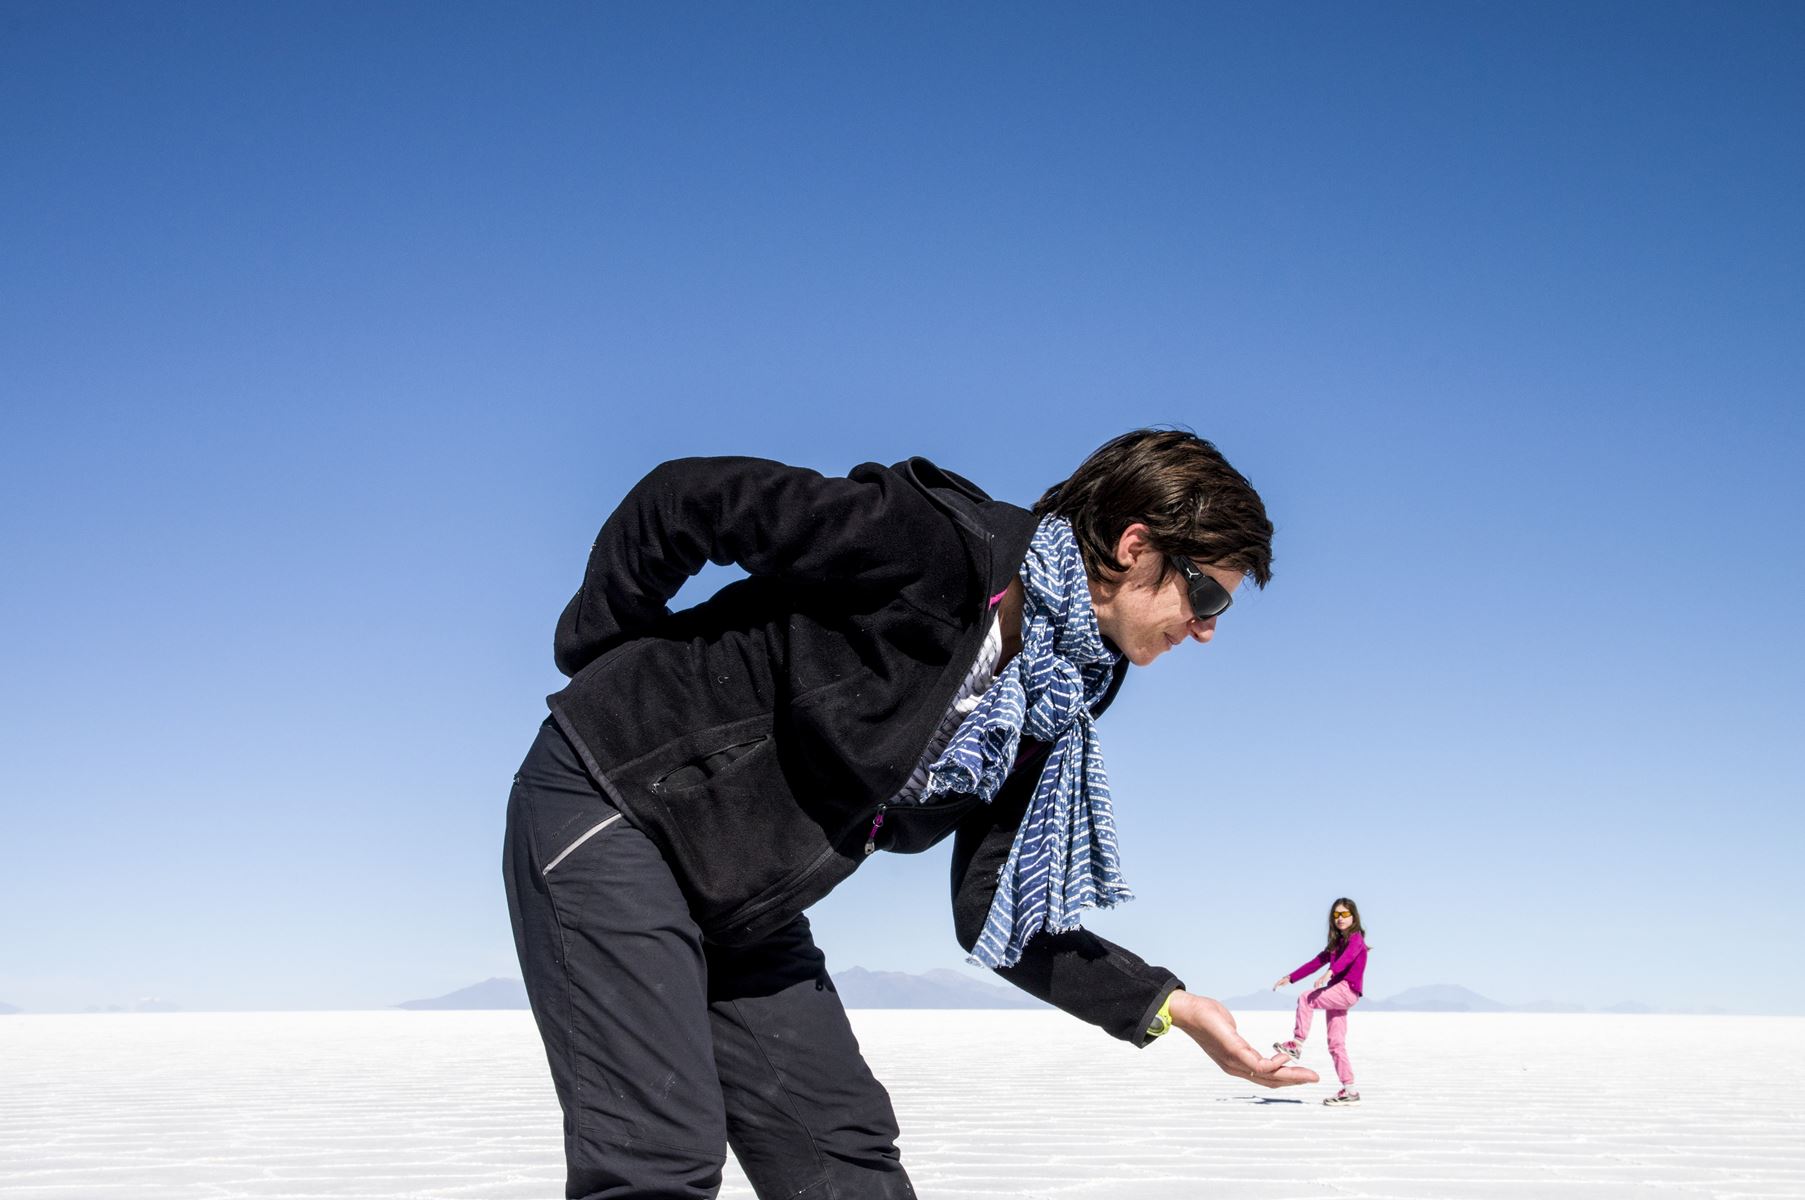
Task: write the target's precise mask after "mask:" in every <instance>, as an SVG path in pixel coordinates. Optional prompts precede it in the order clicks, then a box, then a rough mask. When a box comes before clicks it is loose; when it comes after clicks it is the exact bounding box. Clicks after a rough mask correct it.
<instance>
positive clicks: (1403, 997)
mask: <svg viewBox="0 0 1805 1200" xmlns="http://www.w3.org/2000/svg"><path fill="white" fill-rule="evenodd" d="M833 980H834V987H835V988H836V989H837V990H838V991H839V993H840V1001H841V1003H843V1004H845V1005H846V1007H847V1008H1045V1007H1046V1005H1044V1004H1042V1003H1041V1002H1040V1001H1038V1000H1036V999H1034V998H1033V997H1032V996H1029V995H1027V994H1026V993H1024V992H1020V991H1017V990H1016V989H1015V988H1012V987H1004V986H1000V985H998V984H991V983H985V982H984V981H983V980H982V979H976V978H973V977H972V976H970V975H967V974H965V973H963V972H961V971H953V970H948V969H944V968H943V969H940V970H934V971H928V972H925V973H924V974H920V975H911V974H908V973H906V972H903V971H867V970H865V968H863V967H851V968H849V969H847V970H845V971H841V972H839V973H838V974H836V975H835V976H834V977H833ZM1301 990H1302V987H1301V986H1299V987H1297V988H1293V989H1288V990H1286V991H1283V992H1274V991H1264V992H1249V993H1248V994H1247V995H1245V996H1230V997H1228V998H1227V999H1225V1000H1223V1003H1224V1004H1226V1005H1227V1006H1228V1007H1229V1008H1230V1009H1233V1010H1237V1011H1241V1012H1290V1011H1291V1010H1292V1009H1293V1008H1295V1007H1296V1006H1297V997H1298V993H1299V992H1300V991H1301ZM395 1007H396V1008H405V1009H410V1010H422V1011H434V1010H438V1011H444V1010H469V1009H496V1008H525V1007H527V1002H526V986H525V985H524V984H522V983H521V982H520V980H518V979H485V980H483V981H482V982H481V983H474V984H471V985H470V986H469V987H467V988H459V989H458V990H457V991H455V992H449V993H447V994H445V995H443V996H434V997H432V998H431V999H428V1000H407V1001H403V1002H402V1003H400V1004H397V1005H396V1006H395ZM1360 1008H1361V1011H1363V1012H1526V1013H1538V1012H1540V1013H1583V1012H1602V1013H1652V1012H1655V1011H1656V1010H1655V1009H1653V1008H1650V1007H1649V1006H1648V1005H1646V1004H1638V1003H1636V1002H1634V1001H1624V1002H1623V1003H1621V1004H1613V1005H1610V1006H1609V1007H1606V1008H1599V1009H1590V1008H1587V1007H1586V1006H1585V1005H1583V1004H1564V1003H1553V1002H1550V1001H1545V1000H1544V1001H1537V1002H1536V1003H1534V1004H1500V1003H1499V1002H1498V1001H1496V1000H1493V999H1491V998H1489V997H1487V996H1481V995H1480V994H1479V993H1478V992H1475V991H1472V990H1471V989H1469V988H1463V987H1460V986H1458V985H1457V984H1452V983H1437V984H1430V985H1429V986H1427V987H1414V988H1409V989H1406V990H1405V991H1402V992H1399V993H1398V994H1397V995H1395V996H1388V997H1385V998H1383V999H1379V998H1371V997H1369V998H1367V999H1364V1000H1362V1001H1361V1002H1360ZM9 1011H11V1012H16V1011H18V1010H17V1009H13V1008H11V1007H10V1006H7V1005H0V1012H9ZM1694 1011H1697V1012H1701V1013H1712V1014H1716V1013H1721V1012H1723V1011H1724V1010H1723V1009H1721V1008H1705V1009H1697V1010H1694Z"/></svg>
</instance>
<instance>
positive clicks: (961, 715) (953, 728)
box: [890, 615, 1003, 804]
mask: <svg viewBox="0 0 1805 1200" xmlns="http://www.w3.org/2000/svg"><path fill="white" fill-rule="evenodd" d="M1002 657H1003V623H1002V620H1001V619H1000V617H998V616H994V615H993V616H992V617H991V618H990V628H989V629H988V630H987V631H986V632H985V634H984V645H983V646H982V647H981V648H980V649H979V650H978V658H977V661H976V662H974V663H972V664H971V670H969V671H967V672H966V673H965V679H964V681H963V682H961V683H960V684H959V690H958V691H957V692H956V693H954V695H953V703H952V705H951V706H950V707H949V708H948V709H947V710H946V715H945V716H944V717H942V718H940V728H939V729H937V730H935V731H934V736H933V737H932V738H929V739H928V748H927V750H926V751H924V752H923V753H922V756H921V761H920V762H918V763H916V764H915V770H914V771H912V772H910V774H909V782H907V783H905V784H903V786H902V790H900V791H899V792H897V793H896V797H895V798H894V799H893V800H891V801H890V803H891V804H915V803H918V802H919V801H920V800H921V792H922V789H923V788H925V787H927V786H928V768H929V767H931V766H933V765H934V760H935V759H937V758H939V757H940V755H941V752H942V751H944V750H945V749H946V744H947V743H948V742H950V741H952V740H953V734H954V733H956V732H958V729H959V726H960V724H961V723H963V722H964V720H965V718H966V717H968V716H970V715H971V710H972V709H974V708H976V707H977V706H978V698H979V697H980V696H982V695H983V694H984V690H985V689H986V688H988V687H989V686H990V685H991V684H992V683H994V682H996V670H997V661H998V660H999V659H1001V658H1002Z"/></svg>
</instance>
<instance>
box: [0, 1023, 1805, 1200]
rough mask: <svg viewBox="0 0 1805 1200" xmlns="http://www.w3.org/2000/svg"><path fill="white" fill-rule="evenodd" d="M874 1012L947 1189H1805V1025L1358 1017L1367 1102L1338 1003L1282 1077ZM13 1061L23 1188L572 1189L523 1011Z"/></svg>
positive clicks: (1266, 1033)
mask: <svg viewBox="0 0 1805 1200" xmlns="http://www.w3.org/2000/svg"><path fill="white" fill-rule="evenodd" d="M853 1022H854V1025H855V1026H856V1028H857V1030H858V1033H859V1036H860V1039H861V1041H862V1043H863V1045H864V1047H865V1051H866V1056H867V1058H868V1059H869V1060H870V1061H871V1064H872V1066H873V1067H874V1068H875V1070H876V1071H877V1073H878V1077H879V1078H881V1079H883V1080H884V1081H885V1082H886V1083H887V1084H888V1085H889V1087H890V1090H891V1095H892V1096H893V1098H894V1099H895V1102H896V1108H897V1111H898V1114H899V1116H900V1118H901V1121H902V1127H903V1138H902V1149H903V1156H904V1161H905V1162H906V1163H907V1164H908V1167H909V1170H910V1174H911V1175H912V1177H913V1178H914V1180H915V1182H916V1185H917V1190H918V1191H919V1193H920V1195H921V1196H922V1198H923V1200H976V1198H977V1197H1042V1198H1045V1200H1118V1198H1122V1200H1143V1198H1144V1200H1180V1198H1184V1200H1189V1198H1192V1197H1213V1198H1221V1200H1242V1198H1247V1200H1280V1198H1289V1197H1297V1198H1298V1200H1305V1198H1309V1200H1316V1198H1318V1197H1325V1196H1327V1197H1370V1198H1373V1200H1379V1198H1381V1197H1399V1198H1410V1200H1419V1198H1420V1200H1457V1198H1461V1197H1480V1198H1501V1197H1513V1198H1515V1197H1521V1198H1525V1200H1564V1198H1568V1197H1571V1198H1572V1200H1617V1198H1627V1197H1651V1198H1652V1197H1660V1198H1662V1200H1674V1198H1675V1197H1694V1196H1712V1197H1744V1196H1748V1197H1793V1198H1798V1197H1805V1098H1802V1094H1801V1092H1800V1081H1801V1079H1802V1078H1805V1019H1800V1018H1789V1017H1705V1016H1698V1017H1664V1016H1604V1015H1578V1016H1574V1015H1564V1014H1563V1015H1555V1014H1517V1013H1508V1014H1470V1015H1469V1014H1440V1013H1436V1014H1423V1013H1361V1012H1359V1011H1358V1010H1355V1012H1354V1013H1353V1014H1352V1018H1351V1021H1350V1029H1349V1044H1350V1048H1351V1050H1352V1052H1353V1054H1354V1056H1355V1058H1354V1061H1355V1066H1356V1069H1357V1070H1358V1072H1359V1083H1360V1088H1361V1091H1362V1092H1363V1093H1364V1095H1365V1097H1366V1101H1365V1103H1364V1104H1363V1105H1362V1106H1361V1107H1359V1108H1357V1109H1329V1108H1324V1107H1322V1105H1321V1104H1320V1103H1319V1101H1320V1100H1321V1099H1322V1098H1323V1097H1324V1096H1325V1095H1328V1094H1329V1093H1330V1092H1331V1091H1332V1090H1333V1074H1332V1072H1331V1070H1330V1069H1329V1064H1328V1061H1327V1054H1326V1052H1325V1051H1324V1048H1323V1043H1322V1034H1321V1029H1320V1025H1319V1027H1318V1029H1317V1030H1316V1032H1315V1034H1314V1035H1313V1037H1312V1039H1311V1043H1310V1045H1309V1046H1308V1047H1307V1048H1306V1052H1305V1059H1304V1062H1305V1065H1307V1066H1311V1067H1313V1068H1315V1069H1316V1070H1317V1071H1318V1072H1320V1073H1321V1074H1322V1076H1323V1078H1324V1080H1325V1081H1326V1082H1325V1083H1324V1084H1321V1085H1317V1086H1313V1087H1303V1088H1293V1089H1286V1090H1283V1091H1277V1092H1270V1091H1267V1090H1265V1089H1262V1088H1256V1087H1252V1086H1250V1085H1248V1084H1246V1083H1244V1082H1239V1081H1236V1080H1233V1079H1230V1078H1228V1077H1226V1076H1224V1075H1222V1074H1220V1073H1219V1072H1217V1071H1216V1070H1215V1068H1214V1067H1213V1066H1211V1064H1210V1063H1209V1062H1208V1061H1207V1060H1206V1059H1205V1058H1204V1057H1203V1056H1202V1054H1201V1053H1199V1052H1198V1051H1197V1049H1196V1048H1195V1047H1194V1046H1192V1045H1191V1044H1190V1043H1189V1042H1188V1040H1186V1039H1185V1038H1184V1037H1183V1035H1182V1034H1175V1035H1173V1036H1171V1037H1168V1038H1166V1039H1164V1040H1163V1041H1162V1042H1160V1043H1157V1044H1155V1045H1154V1046H1153V1047H1151V1048H1150V1049H1148V1050H1145V1051H1135V1050H1132V1049H1129V1048H1128V1047H1126V1046H1123V1045H1121V1044H1120V1043H1117V1042H1113V1041H1111V1040H1109V1039H1107V1038H1105V1037H1104V1036H1102V1035H1101V1034H1099V1033H1097V1032H1096V1031H1095V1030H1093V1029H1090V1028H1088V1027H1086V1026H1083V1025H1080V1024H1078V1023H1077V1022H1075V1021H1072V1020H1071V1019H1070V1018H1067V1017H1064V1016H1062V1015H1060V1014H1058V1013H1051V1012H900V1011H899V1012H891V1011H855V1012H854V1013H853ZM1241 1026H1242V1029H1243V1031H1244V1032H1245V1033H1246V1034H1247V1035H1248V1037H1249V1039H1250V1040H1251V1041H1252V1042H1253V1043H1254V1044H1255V1045H1257V1046H1265V1045H1268V1044H1269V1043H1271V1042H1272V1041H1274V1040H1275V1039H1277V1038H1278V1037H1280V1036H1281V1035H1283V1034H1284V1033H1286V1032H1288V1018H1287V1017H1285V1015H1284V1014H1277V1013H1248V1014H1245V1015H1244V1016H1242V1017H1241ZM0 1078H3V1079H4V1087H0V1195H4V1196H5V1197H6V1198H7V1200H115V1198H117V1200H124V1198H125V1197H131V1198H133V1200H231V1198H237V1197H245V1198H250V1197H258V1198H264V1200H302V1198H309V1200H311V1198H331V1200H351V1198H368V1200H424V1198H428V1197H433V1198H437V1197H444V1198H447V1200H450V1198H457V1197H472V1198H475V1197H481V1198H496V1200H509V1198H515V1197H520V1198H525V1197H557V1196H559V1195H561V1192H562V1188H561V1183H562V1179H563V1173H562V1164H561V1158H560V1149H559V1135H558V1130H559V1116H558V1111H557V1107H556V1101H555V1099H554V1097H553V1095H552V1089H551V1083H550V1080H549V1077H548V1075H547V1074H546V1069H545V1063H544V1058H543V1052H542V1050H541V1048H540V1045H539V1041H538V1038H537V1036H536V1034H535V1032H534V1029H533V1026H532V1022H531V1019H530V1017H529V1016H528V1015H527V1014H526V1013H521V1012H482V1013H400V1012H396V1013H369V1012H356V1013H221V1014H214V1013H173V1014H154V1015H153V1014H133V1015H123V1014H122V1015H104V1016H102V1015H95V1016H31V1015H22V1016H13V1017H6V1018H0ZM1073 1083H1077V1084H1078V1085H1079V1086H1078V1087H1077V1088H1076V1089H1073V1088H1071V1087H1070V1085H1071V1084H1073ZM1074 1095H1077V1096H1080V1097H1083V1100H1082V1102H1081V1103H1076V1104H1075V1103H1073V1102H1072V1101H1071V1100H1070V1099H1065V1098H1066V1097H1072V1096H1074ZM721 1194H722V1196H723V1197H727V1198H729V1200H745V1198H747V1197H750V1196H751V1195H752V1192H751V1189H750V1188H749V1187H747V1186H746V1182H745V1178H744V1176H743V1175H741V1174H740V1173H739V1171H738V1169H737V1168H736V1167H735V1166H734V1165H733V1163H732V1162H731V1160H730V1161H729V1163H728V1168H727V1180H726V1184H725V1186H724V1187H723V1189H722V1193H721Z"/></svg>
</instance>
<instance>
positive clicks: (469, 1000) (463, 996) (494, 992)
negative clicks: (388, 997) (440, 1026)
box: [395, 979, 527, 1010]
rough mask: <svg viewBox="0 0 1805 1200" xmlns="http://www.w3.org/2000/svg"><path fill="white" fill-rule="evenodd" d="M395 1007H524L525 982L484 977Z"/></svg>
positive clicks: (431, 1008)
mask: <svg viewBox="0 0 1805 1200" xmlns="http://www.w3.org/2000/svg"><path fill="white" fill-rule="evenodd" d="M395 1007H396V1008H408V1009H420V1010H434V1009H472V1008H525V1007H527V1003H526V984H524V983H522V982H520V980H518V979H485V980H483V981H482V982H481V983H473V984H471V985H470V986H469V987H467V988H459V989H458V990H457V991H455V992H447V993H446V994H445V995H443V996H434V997H433V998H432V999H430V1000H403V1001H402V1002H401V1003H400V1004H397V1005H396V1006H395Z"/></svg>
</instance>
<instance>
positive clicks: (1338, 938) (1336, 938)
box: [1323, 896, 1366, 957]
mask: <svg viewBox="0 0 1805 1200" xmlns="http://www.w3.org/2000/svg"><path fill="white" fill-rule="evenodd" d="M1338 908H1345V909H1347V910H1348V911H1349V912H1351V913H1353V914H1354V923H1353V924H1352V925H1349V926H1348V927H1347V933H1357V934H1359V935H1360V936H1361V937H1365V936H1366V926H1364V925H1362V924H1361V923H1360V906H1359V905H1358V904H1355V903H1354V902H1353V901H1352V900H1349V899H1348V898H1347V897H1346V896H1341V897H1339V898H1337V899H1336V901H1335V903H1333V904H1331V905H1329V944H1328V945H1327V946H1325V947H1323V948H1324V949H1325V950H1327V951H1328V952H1329V954H1330V956H1331V957H1333V956H1334V955H1337V954H1339V953H1341V948H1342V947H1343V946H1345V945H1347V933H1343V932H1341V930H1339V929H1337V928H1335V910H1336V909H1338Z"/></svg>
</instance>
